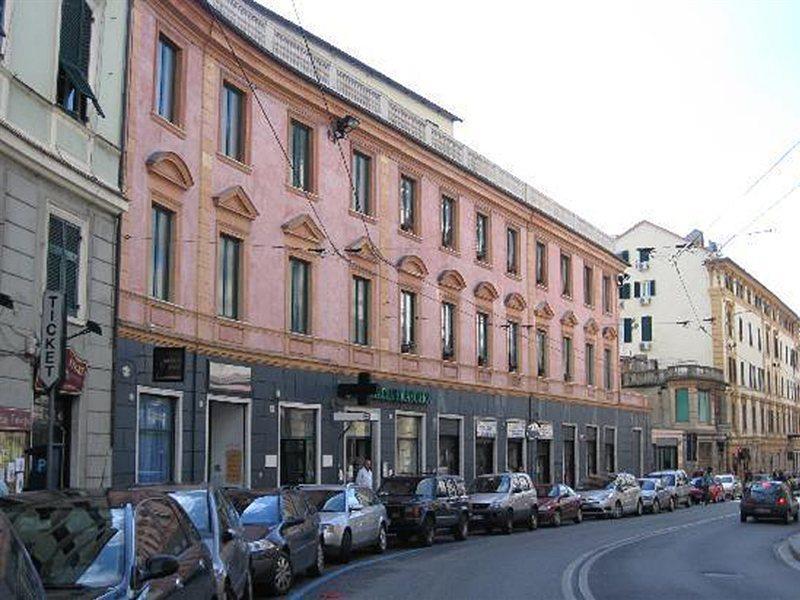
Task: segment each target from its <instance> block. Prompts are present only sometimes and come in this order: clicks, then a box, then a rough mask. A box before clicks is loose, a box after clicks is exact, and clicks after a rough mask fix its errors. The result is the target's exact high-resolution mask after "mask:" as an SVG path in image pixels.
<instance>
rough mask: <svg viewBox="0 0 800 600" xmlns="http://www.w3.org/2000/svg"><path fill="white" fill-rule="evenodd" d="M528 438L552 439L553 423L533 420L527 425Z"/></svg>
mask: <svg viewBox="0 0 800 600" xmlns="http://www.w3.org/2000/svg"><path fill="white" fill-rule="evenodd" d="M528 438H529V439H531V440H552V439H553V424H552V423H551V422H550V421H534V422H533V423H531V424H530V425H528Z"/></svg>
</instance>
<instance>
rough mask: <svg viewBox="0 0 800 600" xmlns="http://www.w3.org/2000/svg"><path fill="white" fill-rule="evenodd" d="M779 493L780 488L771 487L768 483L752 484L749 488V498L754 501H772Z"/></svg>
mask: <svg viewBox="0 0 800 600" xmlns="http://www.w3.org/2000/svg"><path fill="white" fill-rule="evenodd" d="M780 493H781V488H780V486H777V485H773V484H772V483H770V482H769V481H764V482H761V483H754V484H753V485H752V486H751V487H750V496H751V497H752V498H754V499H756V500H772V499H774V498H777V497H778V495H780Z"/></svg>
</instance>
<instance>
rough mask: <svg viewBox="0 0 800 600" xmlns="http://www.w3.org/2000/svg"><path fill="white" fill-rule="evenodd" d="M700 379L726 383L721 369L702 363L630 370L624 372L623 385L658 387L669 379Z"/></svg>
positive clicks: (628, 386)
mask: <svg viewBox="0 0 800 600" xmlns="http://www.w3.org/2000/svg"><path fill="white" fill-rule="evenodd" d="M687 379H689V380H698V381H706V382H709V383H716V384H719V385H724V384H725V374H724V373H723V372H722V370H721V369H716V368H714V367H704V366H701V365H675V366H672V367H667V368H666V369H651V370H648V371H629V372H627V373H623V374H622V387H626V388H630V387H656V386H660V385H664V384H665V383H667V382H668V381H680V380H687Z"/></svg>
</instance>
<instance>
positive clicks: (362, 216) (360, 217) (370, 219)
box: [347, 208, 378, 225]
mask: <svg viewBox="0 0 800 600" xmlns="http://www.w3.org/2000/svg"><path fill="white" fill-rule="evenodd" d="M347 213H348V214H349V215H350V216H351V217H353V218H354V219H358V220H359V221H366V222H367V223H372V224H373V225H377V223H378V219H377V218H376V217H374V216H373V215H370V214H368V213H362V212H358V211H357V210H354V209H352V208H349V209H347Z"/></svg>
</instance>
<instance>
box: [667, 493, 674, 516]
mask: <svg viewBox="0 0 800 600" xmlns="http://www.w3.org/2000/svg"><path fill="white" fill-rule="evenodd" d="M667 510H668V511H669V512H673V511H674V510H675V498H673V497H672V496H670V497H669V506H667Z"/></svg>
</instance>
